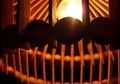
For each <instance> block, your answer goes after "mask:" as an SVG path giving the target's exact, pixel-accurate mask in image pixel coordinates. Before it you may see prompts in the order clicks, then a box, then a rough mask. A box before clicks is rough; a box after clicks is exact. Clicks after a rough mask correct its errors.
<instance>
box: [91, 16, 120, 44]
mask: <svg viewBox="0 0 120 84" xmlns="http://www.w3.org/2000/svg"><path fill="white" fill-rule="evenodd" d="M89 33H90V36H91V38H92V40H93V41H95V42H96V43H98V44H103V45H106V44H110V43H113V42H115V41H116V40H117V39H118V34H119V32H118V28H117V26H116V24H115V23H114V22H113V21H112V20H111V19H110V18H106V17H98V18H95V19H93V20H92V21H91V22H90V28H89Z"/></svg>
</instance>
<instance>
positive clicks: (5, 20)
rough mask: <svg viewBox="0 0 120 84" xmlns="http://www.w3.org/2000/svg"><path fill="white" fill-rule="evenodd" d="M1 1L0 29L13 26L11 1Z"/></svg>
mask: <svg viewBox="0 0 120 84" xmlns="http://www.w3.org/2000/svg"><path fill="white" fill-rule="evenodd" d="M0 1H1V23H0V24H1V29H4V28H5V27H6V26H7V25H9V24H13V21H14V16H13V0H7V1H6V0H0Z"/></svg>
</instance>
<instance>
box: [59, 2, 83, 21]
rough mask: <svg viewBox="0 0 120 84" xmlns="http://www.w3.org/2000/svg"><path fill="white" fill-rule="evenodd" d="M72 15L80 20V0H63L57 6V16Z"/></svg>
mask: <svg viewBox="0 0 120 84" xmlns="http://www.w3.org/2000/svg"><path fill="white" fill-rule="evenodd" d="M64 17H73V18H77V19H79V20H81V21H82V1H81V0H63V1H61V3H60V4H59V6H58V10H57V18H58V19H61V18H64Z"/></svg>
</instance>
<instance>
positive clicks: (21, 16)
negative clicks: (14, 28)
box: [16, 0, 30, 33]
mask: <svg viewBox="0 0 120 84" xmlns="http://www.w3.org/2000/svg"><path fill="white" fill-rule="evenodd" d="M17 10H18V12H17V22H16V23H17V25H18V28H19V33H20V32H22V30H23V29H24V28H25V26H26V25H27V24H28V23H29V19H30V0H18V8H17Z"/></svg>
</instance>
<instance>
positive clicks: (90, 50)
mask: <svg viewBox="0 0 120 84" xmlns="http://www.w3.org/2000/svg"><path fill="white" fill-rule="evenodd" d="M88 51H89V54H90V58H91V61H90V84H92V79H93V65H94V64H95V62H94V55H93V48H92V42H90V43H89V44H88Z"/></svg>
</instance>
